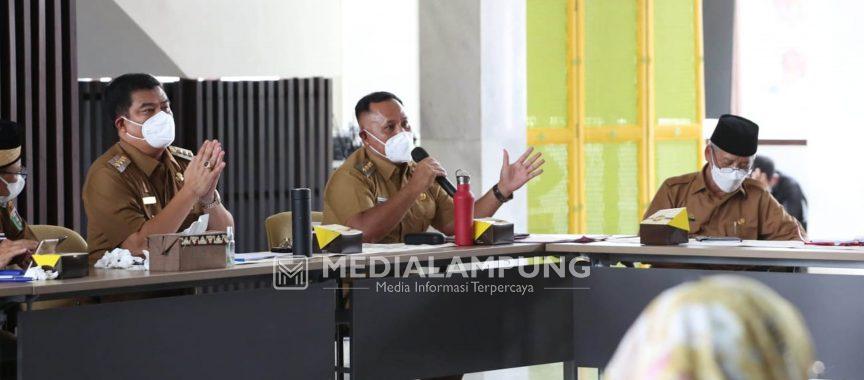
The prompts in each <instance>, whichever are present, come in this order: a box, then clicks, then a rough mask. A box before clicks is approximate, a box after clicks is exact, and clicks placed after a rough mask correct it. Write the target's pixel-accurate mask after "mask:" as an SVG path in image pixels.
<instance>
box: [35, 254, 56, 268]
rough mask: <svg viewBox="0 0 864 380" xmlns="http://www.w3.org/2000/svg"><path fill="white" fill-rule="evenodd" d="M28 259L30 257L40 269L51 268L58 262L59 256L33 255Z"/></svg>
mask: <svg viewBox="0 0 864 380" xmlns="http://www.w3.org/2000/svg"><path fill="white" fill-rule="evenodd" d="M30 257H32V258H33V261H35V262H36V265H38V266H40V267H42V266H49V267H52V268H53V267H55V266H56V265H57V261H59V260H60V255H58V254H56V253H52V254H47V255H33V256H30Z"/></svg>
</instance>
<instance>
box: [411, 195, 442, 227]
mask: <svg viewBox="0 0 864 380" xmlns="http://www.w3.org/2000/svg"><path fill="white" fill-rule="evenodd" d="M435 209H436V205H435V201H434V200H433V199H432V197H431V196H429V194H427V193H421V194H420V196H419V197H418V198H417V202H415V203H414V207H412V211H413V213H414V215H416V216H417V217H419V218H421V219H423V220H425V221H429V222H431V221H432V219H433V218H435Z"/></svg>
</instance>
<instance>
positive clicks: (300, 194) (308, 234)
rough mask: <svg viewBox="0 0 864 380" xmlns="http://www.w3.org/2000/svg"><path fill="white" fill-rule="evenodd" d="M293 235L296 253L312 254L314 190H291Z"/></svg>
mask: <svg viewBox="0 0 864 380" xmlns="http://www.w3.org/2000/svg"><path fill="white" fill-rule="evenodd" d="M291 206H292V207H291V223H292V225H291V228H292V231H291V236H292V240H293V244H292V251H293V252H294V254H295V255H303V256H312V217H311V214H312V191H311V190H309V189H293V190H291Z"/></svg>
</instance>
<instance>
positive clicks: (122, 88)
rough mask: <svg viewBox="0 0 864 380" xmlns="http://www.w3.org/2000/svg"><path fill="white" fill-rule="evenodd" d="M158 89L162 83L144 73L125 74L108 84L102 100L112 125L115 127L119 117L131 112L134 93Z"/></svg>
mask: <svg viewBox="0 0 864 380" xmlns="http://www.w3.org/2000/svg"><path fill="white" fill-rule="evenodd" d="M156 87H162V83H160V82H159V80H158V79H156V77H154V76H152V75H150V74H144V73H133V74H123V75H121V76H119V77H117V78H114V80H112V81H111V83H108V86H107V87H105V94H104V95H103V98H102V99H103V100H104V102H105V105H104V109H105V114H106V116H107V117H108V119H109V120H110V123H111V125H112V126H113V125H114V121H115V120H117V117H118V116H121V115H124V114H126V112H127V111H129V107H131V106H132V93H133V92H135V91H138V90H152V89H154V88H156Z"/></svg>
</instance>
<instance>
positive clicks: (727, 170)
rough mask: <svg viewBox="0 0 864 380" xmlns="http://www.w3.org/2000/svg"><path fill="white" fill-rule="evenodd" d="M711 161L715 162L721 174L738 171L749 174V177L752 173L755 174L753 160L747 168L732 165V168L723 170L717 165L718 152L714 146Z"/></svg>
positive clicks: (749, 161)
mask: <svg viewBox="0 0 864 380" xmlns="http://www.w3.org/2000/svg"><path fill="white" fill-rule="evenodd" d="M711 159H712V160H713V161H714V166H717V170H719V171H720V172H721V173H732V172H733V171H736V170H743V171H745V172H747V175H750V174H751V173H753V159H752V158H751V159H749V160H748V161H747V166H746V167H743V168H742V167H738V166H735V164H732V166H730V167H725V168H721V167H720V165H717V152H716V151H715V150H714V145H711Z"/></svg>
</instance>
